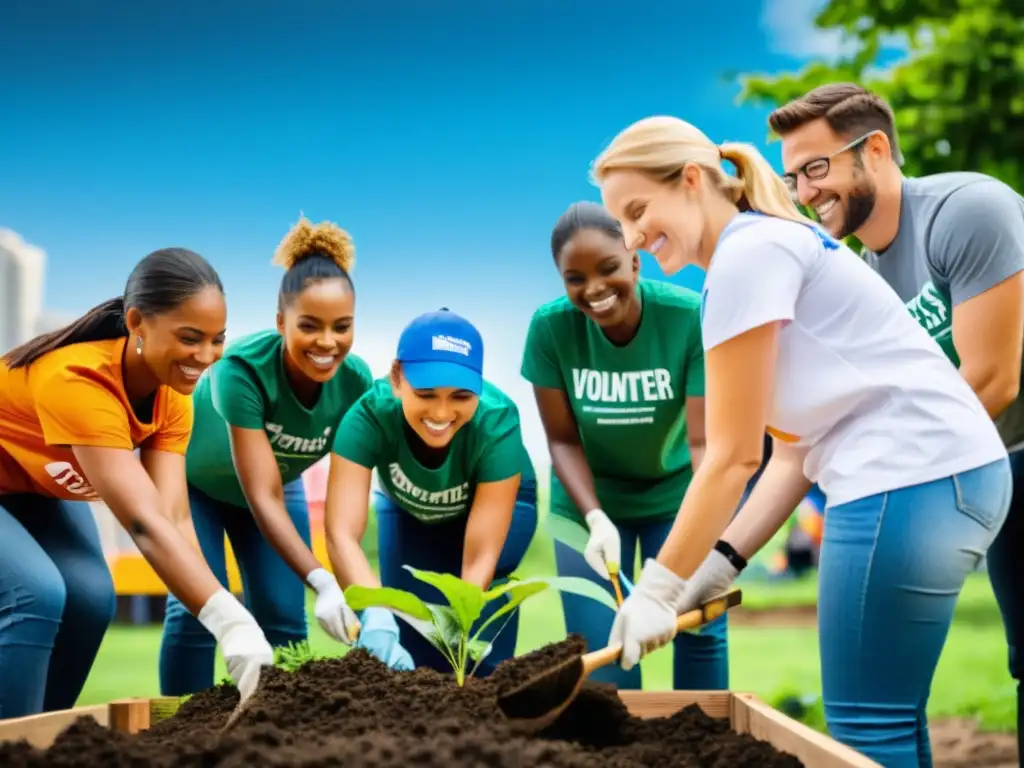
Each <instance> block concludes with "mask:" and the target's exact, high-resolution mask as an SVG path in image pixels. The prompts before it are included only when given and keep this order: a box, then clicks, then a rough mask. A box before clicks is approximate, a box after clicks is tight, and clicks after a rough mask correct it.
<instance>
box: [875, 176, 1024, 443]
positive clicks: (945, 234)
mask: <svg viewBox="0 0 1024 768" xmlns="http://www.w3.org/2000/svg"><path fill="white" fill-rule="evenodd" d="M863 255H864V259H865V260H866V261H867V263H868V264H870V265H871V266H872V267H873V268H874V269H875V270H876V271H877V272H879V273H880V274H881V275H882V277H884V278H885V279H886V281H887V282H888V283H889V285H891V286H892V287H893V288H895V289H896V292H897V293H898V294H899V295H900V298H901V299H903V300H904V301H905V302H907V307H908V308H909V309H910V312H911V314H913V315H914V317H916V318H917V320H918V322H920V323H921V325H923V326H924V327H925V329H926V330H927V331H928V332H929V333H930V334H931V336H932V338H933V339H935V340H936V341H937V342H938V343H939V346H941V347H942V349H943V351H944V352H945V353H946V355H947V356H948V357H949V358H950V360H952V361H953V364H954V365H956V366H958V367H959V368H960V369H961V371H964V361H963V360H962V359H961V356H960V355H958V354H957V350H956V347H955V345H954V337H953V336H954V333H953V316H954V314H955V313H956V310H957V308H959V307H960V306H961V305H963V304H964V303H965V302H968V301H971V300H972V299H975V298H977V299H979V300H980V301H984V300H985V298H986V297H984V296H983V294H984V293H985V292H986V291H989V290H990V289H996V290H997V291H998V290H1000V289H999V288H997V286H999V285H1000V284H1002V283H1004V282H1005V281H1006V280H1007V279H1009V278H1011V277H1013V276H1014V275H1017V274H1018V273H1019V272H1020V271H1021V270H1022V269H1024V200H1022V199H1021V197H1020V196H1019V195H1018V194H1017V193H1016V192H1014V191H1013V190H1012V189H1011V188H1010V187H1008V186H1006V185H1005V184H1003V183H1002V182H1001V181H997V180H996V179H993V178H992V177H990V176H985V175H983V174H980V173H939V174H935V175H934V176H925V177H923V178H919V179H904V180H903V183H902V191H901V195H900V213H899V228H898V229H897V231H896V238H895V239H894V240H893V241H892V242H891V243H890V244H889V246H888V247H887V248H883V249H881V250H880V252H877V253H876V252H875V251H873V250H871V249H870V248H868V247H867V246H865V248H864V253H863ZM1007 287H1009V288H1013V287H1015V286H1014V284H1013V283H1012V282H1011V283H1010V284H1008V285H1007ZM998 308H999V305H998V304H996V305H995V306H994V307H993V309H994V310H995V309H998ZM978 309H979V310H980V309H981V307H979V308H978ZM1021 326H1022V327H1024V322H1022V323H1021ZM996 330H997V331H998V332H1001V331H1002V330H1003V329H996ZM1001 335H1002V334H1001ZM1009 335H1010V337H1011V338H1013V337H1015V336H1016V335H1017V334H1016V332H1015V333H1013V334H1009ZM967 338H968V340H971V339H970V336H968V337H967ZM987 346H988V345H986V347H987ZM992 346H993V349H992V350H991V351H992V352H996V351H997V350H998V348H999V346H1001V345H995V344H994V345H992ZM989 351H990V350H988V349H983V350H979V358H980V359H978V360H977V365H978V366H979V367H981V366H982V365H984V364H985V362H986V361H985V360H984V358H983V357H982V356H983V355H985V354H986V353H988V352H989ZM1017 357H1018V358H1019V357H1020V356H1019V355H1018V356H1017ZM1012 359H1013V358H1012V357H1011V358H1010V360H1012ZM1003 362H1004V364H1005V363H1006V362H1008V361H1006V360H1004V361H1003ZM1022 373H1024V371H1022V366H1021V365H1020V364H1019V361H1018V365H1017V366H1016V377H1017V378H1016V381H1017V387H1016V388H1017V389H1018V390H1019V389H1020V381H1021V377H1022ZM964 375H965V377H966V378H968V381H970V380H971V376H970V373H969V372H966V371H964ZM971 384H972V385H973V386H974V387H975V390H976V391H978V394H979V396H981V397H982V400H983V402H984V403H985V406H986V407H987V408H989V412H990V413H992V412H993V411H997V412H998V408H999V405H1001V404H1002V403H1003V402H1004V401H1005V400H1007V399H1009V397H1010V393H1012V391H1013V389H1014V387H1013V384H1012V382H1006V383H1005V384H1004V386H1003V388H1002V391H998V392H997V391H994V390H995V389H996V387H995V386H994V384H995V382H994V381H992V380H991V379H989V380H986V378H985V376H984V374H983V373H982V372H981V371H978V372H977V373H976V378H975V380H974V381H971ZM986 385H988V388H989V389H990V390H991V391H990V392H988V393H986V392H985V389H986ZM986 394H987V395H988V397H987V398H986V397H985V395H986ZM1000 398H1002V399H1000ZM1004 408H1005V409H1004V410H1002V412H998V415H996V416H995V422H996V426H997V427H998V428H999V433H1000V435H1002V438H1003V442H1004V443H1005V444H1006V448H1007V450H1008V451H1011V452H1012V451H1018V450H1020V449H1021V448H1024V398H1022V397H1021V396H1020V395H1019V394H1018V395H1017V397H1016V398H1014V399H1013V400H1011V401H1010V402H1009V404H1008V405H1005V406H1004Z"/></svg>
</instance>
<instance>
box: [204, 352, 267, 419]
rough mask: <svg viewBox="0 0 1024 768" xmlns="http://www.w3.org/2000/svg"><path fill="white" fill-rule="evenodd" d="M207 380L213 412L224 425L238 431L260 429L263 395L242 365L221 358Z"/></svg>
mask: <svg viewBox="0 0 1024 768" xmlns="http://www.w3.org/2000/svg"><path fill="white" fill-rule="evenodd" d="M209 376H210V397H211V400H212V402H213V408H214V410H216V411H217V413H218V414H220V417H221V418H222V419H224V421H226V422H227V423H228V424H230V425H231V426H233V427H241V428H242V429H263V416H264V404H263V393H262V391H260V388H259V386H258V385H257V384H256V382H255V381H253V378H252V373H251V372H250V371H249V369H248V368H246V367H245V365H244V364H242V363H240V362H238V361H236V360H235V359H234V358H230V357H228V358H223V359H221V360H220V361H218V362H217V363H216V364H215V365H214V366H213V367H212V368H211V369H210V373H209Z"/></svg>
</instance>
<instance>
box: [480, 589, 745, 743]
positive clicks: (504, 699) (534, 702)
mask: <svg viewBox="0 0 1024 768" xmlns="http://www.w3.org/2000/svg"><path fill="white" fill-rule="evenodd" d="M742 599H743V595H742V593H741V591H740V590H739V589H732V590H730V591H729V592H726V593H725V594H723V595H720V596H719V597H716V598H713V599H712V600H708V601H707V602H706V603H704V604H703V605H702V606H701V607H700V608H695V609H694V610H692V611H687V612H686V613H684V614H683V615H681V616H680V617H679V619H678V620H677V621H676V630H677V631H679V632H682V631H683V630H687V629H694V628H695V627H699V626H701V625H703V624H707V623H708V622H711V621H714V620H715V619H717V618H718V617H719V616H721V615H722V614H723V613H725V612H726V611H727V610H728V609H730V608H733V607H735V606H737V605H739V604H740V603H741V602H742ZM621 654H622V646H621V645H611V646H608V647H607V648H602V649H601V650H598V651H592V652H591V653H586V654H583V655H581V656H573V657H572V658H569V659H566V660H565V661H563V662H560V663H558V664H556V665H555V666H553V667H551V668H549V669H547V670H545V671H543V672H541V673H539V674H537V675H535V676H534V677H532V678H530V679H529V680H527V681H526V682H525V683H523V684H522V685H520V686H517V687H516V688H514V689H512V690H511V691H506V692H503V693H500V694H499V695H498V707H499V708H500V709H501V711H502V713H503V714H504V715H505V717H506V718H508V720H509V721H510V723H511V724H512V725H513V726H514V727H515V728H517V729H518V730H521V731H525V732H528V733H536V732H538V731H542V730H544V729H545V728H547V727H548V726H549V725H551V723H553V722H554V721H555V720H557V719H558V716H559V715H561V714H562V712H564V711H565V709H566V707H568V706H569V705H570V704H571V703H572V702H573V700H574V699H575V698H576V695H577V694H578V693H579V692H580V689H581V688H582V687H583V683H584V682H585V681H586V679H587V678H588V677H589V676H590V675H591V674H592V673H593V672H594V670H596V669H600V668H601V667H605V666H607V665H609V664H612V663H614V662H616V661H618V659H619V656H620V655H621Z"/></svg>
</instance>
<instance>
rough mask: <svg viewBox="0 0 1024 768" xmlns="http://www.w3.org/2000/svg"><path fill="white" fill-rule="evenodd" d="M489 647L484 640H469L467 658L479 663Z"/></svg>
mask: <svg viewBox="0 0 1024 768" xmlns="http://www.w3.org/2000/svg"><path fill="white" fill-rule="evenodd" d="M490 647H491V644H490V643H489V642H487V641H486V640H471V641H470V643H469V650H468V653H469V658H471V659H472V660H473V661H479V660H480V658H481V657H482V656H483V655H484V654H485V653H486V652H487V650H488V649H489V648H490Z"/></svg>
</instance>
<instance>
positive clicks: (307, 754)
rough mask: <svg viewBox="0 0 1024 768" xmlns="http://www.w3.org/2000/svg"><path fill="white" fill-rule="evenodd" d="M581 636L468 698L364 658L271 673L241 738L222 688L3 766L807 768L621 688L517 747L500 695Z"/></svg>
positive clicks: (428, 678)
mask: <svg viewBox="0 0 1024 768" xmlns="http://www.w3.org/2000/svg"><path fill="white" fill-rule="evenodd" d="M580 648H581V641H580V639H579V638H575V637H573V638H570V639H568V640H566V641H565V642H563V643H557V644H555V645H553V646H549V647H547V648H545V649H541V651H538V652H536V653H534V654H529V655H528V656H524V657H521V658H520V659H514V660H512V661H509V662H506V663H505V664H503V665H502V666H500V667H499V668H498V669H497V670H496V671H495V673H494V674H493V675H492V676H491V677H490V678H487V679H470V680H469V681H468V682H467V684H466V686H465V687H464V688H461V689H460V688H459V687H458V686H457V685H456V684H455V682H454V679H453V678H452V677H451V676H447V675H442V674H439V673H437V672H434V671H432V670H428V669H419V670H416V671H414V672H392V671H391V670H389V669H388V668H387V667H386V666H384V665H383V664H381V663H380V662H378V661H377V660H376V659H374V658H373V657H371V656H370V655H369V654H367V653H366V652H365V651H362V650H354V651H351V652H349V653H348V654H347V655H345V656H344V657H342V658H340V659H331V660H327V661H314V662H310V663H309V664H306V665H305V666H303V667H302V668H300V669H299V670H298V671H296V672H292V673H288V672H284V671H282V670H279V669H268V670H266V673H265V674H264V676H263V679H262V680H261V683H260V689H259V691H258V692H257V694H256V695H255V696H254V697H253V700H252V701H251V703H250V704H249V706H248V707H247V708H246V711H245V713H244V714H243V715H242V717H241V719H240V720H239V722H238V723H237V725H235V727H234V728H232V729H231V730H229V731H227V732H226V733H223V734H221V733H220V730H221V728H222V727H223V725H224V724H225V722H226V721H227V718H228V715H229V714H230V713H231V711H232V709H233V708H234V706H235V703H236V702H237V700H238V694H237V692H236V691H235V689H234V688H233V687H232V686H227V685H221V686H217V687H215V688H212V689H210V690H208V691H204V692H203V693H200V694H197V695H196V696H193V697H192V698H191V699H189V700H188V701H187V702H186V703H185V704H184V706H182V708H181V709H180V710H179V711H178V713H177V714H176V715H175V716H174V717H172V718H169V719H167V720H164V721H163V722H160V723H157V724H155V725H153V726H152V727H151V728H150V729H149V730H147V731H144V732H142V733H140V734H138V735H135V736H127V735H124V734H119V733H114V732H111V731H110V730H108V729H106V728H104V727H102V726H100V725H99V724H97V723H96V721H95V720H93V719H92V718H85V717H83V718H79V720H77V721H76V722H75V723H74V724H72V725H71V726H69V727H68V728H67V729H66V730H65V731H64V732H63V733H62V734H61V735H60V736H59V737H58V738H57V741H56V742H55V743H54V744H53V746H52V747H50V748H49V749H48V750H45V751H40V750H35V749H33V748H32V747H30V746H29V745H28V744H27V743H25V742H18V743H8V744H2V745H0V766H4V768H58V767H59V768H77V767H78V766H81V767H82V768H95V767H96V766H103V768H142V767H143V766H154V768H186V767H188V768H264V767H266V768H271V767H273V768H282V767H283V766H293V767H294V768H328V766H345V768H406V767H410V768H604V767H607V768H612V767H614V768H626V767H627V766H629V767H630V768H632V767H633V766H650V768H670V767H672V768H691V767H692V768H697V767H698V766H699V767H700V768H798V767H799V766H801V763H800V762H799V761H798V760H797V759H796V758H794V757H792V756H789V755H784V754H781V753H779V752H777V751H776V750H775V749H774V748H772V747H771V746H770V745H768V744H766V743H764V742H759V741H756V740H755V739H753V738H752V737H750V736H747V735H742V736H741V735H738V734H735V733H733V732H731V731H730V730H729V728H728V725H727V724H726V723H725V722H724V721H719V720H714V719H712V718H710V717H708V716H707V715H705V714H704V712H703V711H702V710H701V709H700V708H699V707H697V706H691V707H688V708H686V709H684V710H682V711H681V712H678V713H676V714H675V715H673V716H671V717H667V718H656V719H651V720H642V719H639V718H635V717H632V716H630V715H629V713H628V712H627V711H626V708H625V706H624V705H623V704H622V702H621V700H620V699H619V698H618V696H617V695H616V693H615V689H614V688H612V687H611V686H608V685H603V684H598V683H588V684H587V685H586V686H585V687H584V689H583V691H582V692H581V693H580V695H579V697H578V698H577V700H576V701H575V702H574V703H573V704H572V706H571V707H570V708H569V709H568V710H566V712H565V714H564V715H563V716H562V717H561V718H560V719H559V720H558V722H556V723H555V724H554V725H553V726H551V728H549V729H548V730H547V731H545V732H544V733H542V734H540V735H539V736H534V737H525V736H522V735H516V734H515V733H513V731H512V730H511V729H510V728H509V726H508V725H507V724H506V721H505V720H504V717H503V716H502V714H501V712H500V711H499V710H498V708H497V704H496V691H497V690H499V689H503V688H504V687H505V686H508V685H514V684H515V683H516V682H517V681H522V680H524V679H527V678H528V677H530V676H531V675H530V673H531V670H534V669H537V668H538V667H543V666H544V665H545V664H550V663H551V661H552V660H554V659H558V658H562V657H564V656H565V655H566V654H571V653H573V652H576V653H578V652H579V650H580Z"/></svg>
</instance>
